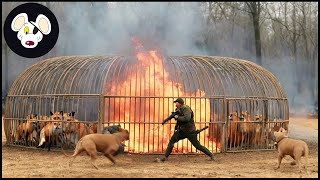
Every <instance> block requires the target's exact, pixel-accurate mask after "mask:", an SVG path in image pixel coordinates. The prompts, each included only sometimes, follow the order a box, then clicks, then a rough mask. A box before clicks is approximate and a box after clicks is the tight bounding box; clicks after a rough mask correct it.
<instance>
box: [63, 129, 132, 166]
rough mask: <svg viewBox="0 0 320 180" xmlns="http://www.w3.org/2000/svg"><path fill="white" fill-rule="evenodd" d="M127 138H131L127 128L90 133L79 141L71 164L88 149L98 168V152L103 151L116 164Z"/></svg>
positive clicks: (92, 160) (92, 161) (94, 164)
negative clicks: (114, 131)
mask: <svg viewBox="0 0 320 180" xmlns="http://www.w3.org/2000/svg"><path fill="white" fill-rule="evenodd" d="M125 140H129V131H128V130H126V129H122V128H120V129H119V132H117V133H114V134H89V135H86V136H84V137H83V138H81V139H80V140H79V142H78V143H77V146H76V149H75V150H74V154H73V155H72V156H71V157H73V159H72V160H71V161H70V163H69V166H71V165H72V162H73V161H74V159H75V158H76V156H77V155H79V154H80V153H81V152H83V151H86V153H87V155H88V156H90V157H91V163H92V165H93V166H94V167H95V168H96V169H98V166H97V165H96V162H95V161H96V159H97V152H102V153H103V154H104V156H106V157H107V158H108V159H110V161H112V162H113V164H115V163H116V162H115V160H114V156H115V155H117V154H118V151H119V149H120V147H121V143H122V142H123V141H125ZM62 152H63V154H64V155H65V156H67V157H70V156H68V155H67V154H66V153H65V152H64V150H63V149H62Z"/></svg>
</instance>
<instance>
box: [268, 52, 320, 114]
mask: <svg viewBox="0 0 320 180" xmlns="http://www.w3.org/2000/svg"><path fill="white" fill-rule="evenodd" d="M308 65H309V64H308V62H307V61H305V60H304V61H303V60H302V61H298V62H296V63H295V62H293V61H292V60H291V59H290V58H289V57H287V58H281V59H277V60H275V59H272V60H269V62H267V63H265V64H264V67H265V68H266V69H268V70H269V71H271V72H272V73H273V74H274V75H275V76H276V77H277V78H278V80H279V81H280V84H281V86H282V88H283V89H284V91H285V93H286V95H287V97H288V102H289V109H290V113H292V114H296V115H306V114H317V108H318V104H317V100H315V99H314V95H312V91H313V90H314V89H311V88H310V85H312V84H314V82H315V80H316V79H315V78H317V77H311V76H310V73H307V72H308V71H309V70H310V69H308Z"/></svg>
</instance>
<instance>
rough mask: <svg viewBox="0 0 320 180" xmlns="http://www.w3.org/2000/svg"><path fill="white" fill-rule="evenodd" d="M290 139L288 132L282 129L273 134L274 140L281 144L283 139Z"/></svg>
mask: <svg viewBox="0 0 320 180" xmlns="http://www.w3.org/2000/svg"><path fill="white" fill-rule="evenodd" d="M286 137H288V131H287V130H285V129H284V128H282V127H281V128H280V129H279V131H274V132H273V140H274V141H275V142H279V141H280V140H281V139H283V138H286Z"/></svg>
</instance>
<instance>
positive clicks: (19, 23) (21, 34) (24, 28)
mask: <svg viewBox="0 0 320 180" xmlns="http://www.w3.org/2000/svg"><path fill="white" fill-rule="evenodd" d="M11 29H12V30H13V31H15V32H18V34H17V37H18V39H19V40H20V41H21V45H22V46H23V47H25V48H35V47H37V45H38V43H39V42H40V41H41V40H42V38H43V36H44V35H48V34H49V33H50V32H51V23H50V21H49V19H48V18H47V17H46V16H45V15H43V14H39V15H38V17H37V19H36V22H33V21H28V15H27V14H26V13H20V14H18V15H17V16H16V17H15V18H14V19H13V21H12V23H11Z"/></svg>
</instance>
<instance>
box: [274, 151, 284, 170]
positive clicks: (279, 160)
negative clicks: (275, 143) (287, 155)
mask: <svg viewBox="0 0 320 180" xmlns="http://www.w3.org/2000/svg"><path fill="white" fill-rule="evenodd" d="M282 158H283V155H282V154H279V155H278V166H277V167H276V168H275V169H279V168H280V164H281V161H282Z"/></svg>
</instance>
